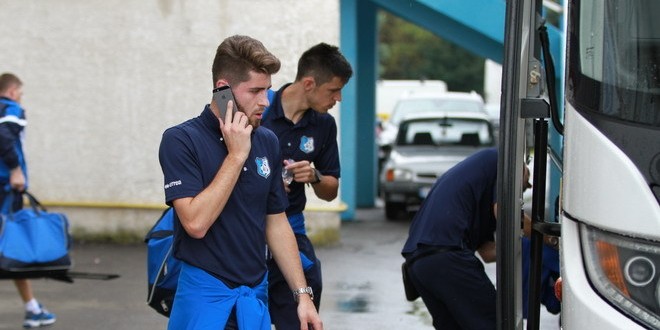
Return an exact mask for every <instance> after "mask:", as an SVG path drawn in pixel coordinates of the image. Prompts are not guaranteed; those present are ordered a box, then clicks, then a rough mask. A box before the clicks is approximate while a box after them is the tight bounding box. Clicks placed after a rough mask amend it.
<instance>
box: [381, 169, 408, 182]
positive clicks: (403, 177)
mask: <svg viewBox="0 0 660 330" xmlns="http://www.w3.org/2000/svg"><path fill="white" fill-rule="evenodd" d="M385 181H387V182H394V181H412V172H411V171H409V170H404V169H400V168H388V169H387V172H385Z"/></svg>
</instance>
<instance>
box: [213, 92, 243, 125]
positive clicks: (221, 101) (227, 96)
mask: <svg viewBox="0 0 660 330" xmlns="http://www.w3.org/2000/svg"><path fill="white" fill-rule="evenodd" d="M213 101H214V102H215V105H216V106H217V107H218V109H219V111H220V119H222V120H225V115H226V114H227V103H228V102H229V101H232V103H233V104H234V106H233V107H232V109H233V110H232V114H234V113H236V110H237V109H238V106H237V105H236V100H234V93H232V91H231V87H229V85H225V86H220V87H218V88H216V89H214V90H213Z"/></svg>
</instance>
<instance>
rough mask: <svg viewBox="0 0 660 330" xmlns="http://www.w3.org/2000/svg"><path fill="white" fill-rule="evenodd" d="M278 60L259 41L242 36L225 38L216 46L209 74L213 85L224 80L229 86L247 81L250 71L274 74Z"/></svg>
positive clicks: (278, 68)
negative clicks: (211, 76)
mask: <svg viewBox="0 0 660 330" xmlns="http://www.w3.org/2000/svg"><path fill="white" fill-rule="evenodd" d="M280 65H281V64H280V60H279V59H278V58H277V57H275V55H273V54H272V53H271V52H269V51H268V50H267V49H266V47H265V46H264V44H263V43H261V41H259V40H257V39H254V38H251V37H248V36H242V35H234V36H231V37H228V38H226V39H225V40H224V41H222V43H221V44H220V45H219V46H218V49H217V51H216V53H215V59H214V60H213V67H212V68H211V73H212V75H213V84H214V85H215V82H216V81H218V80H219V79H226V80H227V81H228V82H229V84H230V85H235V84H239V83H241V82H244V81H247V80H248V79H249V78H250V77H249V72H250V71H255V72H262V73H268V74H271V75H272V74H275V73H277V71H279V70H280Z"/></svg>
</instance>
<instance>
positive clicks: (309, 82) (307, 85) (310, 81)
mask: <svg viewBox="0 0 660 330" xmlns="http://www.w3.org/2000/svg"><path fill="white" fill-rule="evenodd" d="M302 85H303V88H304V89H305V91H310V90H312V89H314V87H316V80H314V77H309V76H308V77H303V78H302Z"/></svg>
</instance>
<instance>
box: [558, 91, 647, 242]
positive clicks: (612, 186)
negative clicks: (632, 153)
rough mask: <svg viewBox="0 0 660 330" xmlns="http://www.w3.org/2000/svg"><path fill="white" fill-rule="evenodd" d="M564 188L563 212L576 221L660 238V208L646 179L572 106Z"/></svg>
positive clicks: (568, 129)
mask: <svg viewBox="0 0 660 330" xmlns="http://www.w3.org/2000/svg"><path fill="white" fill-rule="evenodd" d="M649 147H650V146H649ZM562 186H563V191H562V194H563V197H562V204H563V206H562V208H563V210H565V211H566V212H568V213H569V214H570V215H571V216H572V217H573V218H575V219H578V220H580V221H582V222H584V223H588V224H591V225H594V226H596V227H598V228H600V229H603V230H608V231H611V232H615V233H619V234H628V235H630V236H634V237H641V238H646V239H651V240H660V207H658V202H657V201H656V200H655V196H653V192H652V191H651V189H650V188H649V186H648V184H647V183H646V181H645V180H644V177H643V176H642V174H641V173H639V171H638V169H637V167H636V166H635V164H633V163H632V161H630V159H629V158H628V157H627V156H626V155H625V154H624V153H623V152H622V151H621V150H620V149H619V148H618V147H617V146H616V145H614V144H613V143H612V142H611V141H610V140H608V139H607V138H606V137H605V136H604V135H603V134H602V133H601V132H600V131H599V130H598V129H596V128H595V127H594V126H593V125H591V124H590V123H589V122H588V121H587V120H586V119H585V118H584V117H583V116H581V115H580V114H579V113H577V112H576V111H575V110H574V109H573V108H572V107H571V105H570V103H566V131H565V136H564V176H563V180H562Z"/></svg>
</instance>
